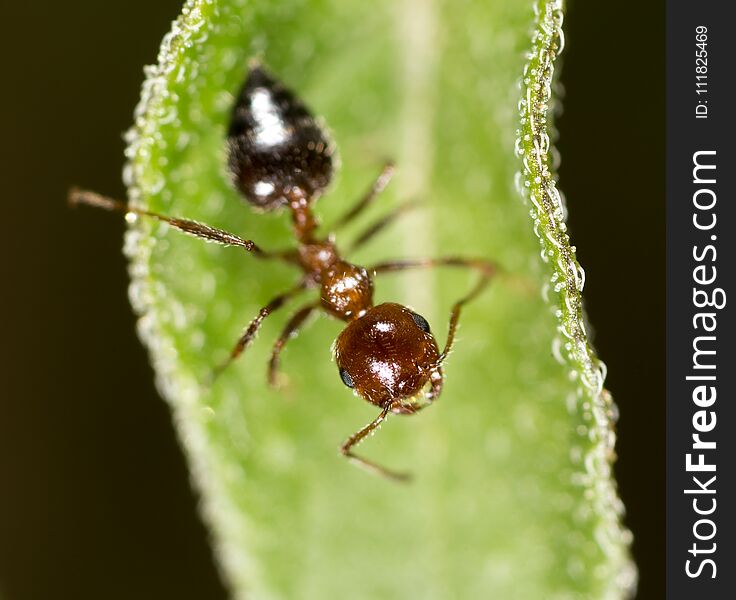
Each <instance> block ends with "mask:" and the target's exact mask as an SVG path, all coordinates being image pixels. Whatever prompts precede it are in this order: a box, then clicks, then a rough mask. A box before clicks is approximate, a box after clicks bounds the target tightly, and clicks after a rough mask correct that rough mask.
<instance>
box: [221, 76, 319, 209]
mask: <svg viewBox="0 0 736 600" xmlns="http://www.w3.org/2000/svg"><path fill="white" fill-rule="evenodd" d="M228 151H229V157H228V158H229V167H230V172H231V175H232V177H233V181H234V183H235V185H236V187H237V188H238V190H240V192H241V193H242V194H243V196H244V197H245V198H246V200H247V201H248V202H250V203H251V204H253V205H255V206H257V207H259V208H261V209H264V210H274V209H277V208H281V207H284V206H287V205H289V204H291V203H292V202H298V201H304V200H306V201H307V202H309V201H311V200H312V199H314V198H316V197H317V196H318V195H319V194H320V192H322V190H324V189H325V188H326V187H327V185H328V184H329V183H330V179H331V177H332V167H333V166H332V155H333V146H332V143H331V141H330V139H329V137H328V136H327V134H326V133H325V131H324V130H323V129H322V127H320V125H319V124H318V123H317V121H316V120H315V119H314V117H313V116H312V114H311V113H310V112H309V110H308V109H307V107H306V106H305V105H304V104H303V103H302V102H301V101H300V100H299V99H298V98H297V97H296V96H295V95H294V94H293V93H292V92H291V91H290V90H289V89H287V88H286V87H285V86H284V85H283V84H282V83H280V82H279V81H278V80H276V79H275V78H273V77H272V76H271V75H269V74H268V73H267V72H266V71H265V70H264V69H263V68H262V67H260V66H255V67H252V68H251V69H250V71H249V73H248V78H247V79H246V81H245V84H244V85H243V87H242V88H241V90H240V94H239V96H238V98H237V101H236V104H235V107H234V109H233V114H232V120H231V122H230V128H229V130H228Z"/></svg>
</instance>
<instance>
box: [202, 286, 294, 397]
mask: <svg viewBox="0 0 736 600" xmlns="http://www.w3.org/2000/svg"><path fill="white" fill-rule="evenodd" d="M306 285H307V284H306V282H305V281H302V282H300V283H299V284H298V285H297V286H296V287H293V288H292V289H290V290H288V291H286V292H284V293H283V294H279V295H278V296H276V297H275V298H274V299H273V300H271V302H269V303H268V304H266V306H264V307H263V308H262V309H261V310H260V311H258V316H256V318H255V319H253V320H252V321H251V322H250V325H248V327H247V328H246V329H245V331H244V332H243V334H242V335H241V336H240V338H239V339H238V341H237V343H236V344H235V346H234V347H233V349H232V350H231V351H230V356H228V358H227V359H225V360H224V361H223V362H222V363H221V364H220V365H219V366H218V367H216V368H215V370H214V371H213V372H212V375H211V378H210V383H212V382H214V380H215V379H216V378H217V377H219V375H220V374H221V373H222V372H223V371H224V370H225V369H226V368H227V367H229V366H230V363H232V362H233V361H234V360H235V359H236V358H238V356H240V355H241V354H242V352H243V350H245V349H246V347H247V346H248V344H250V343H251V342H252V341H253V339H254V338H255V337H256V333H258V330H259V329H260V328H261V324H262V323H263V320H264V319H265V318H266V317H267V316H268V315H270V314H271V313H272V312H273V311H275V310H277V309H279V308H281V307H282V306H283V305H284V304H285V303H286V302H287V301H288V300H290V299H291V298H292V297H293V296H296V295H297V294H298V293H299V292H301V291H303V290H304V288H305V287H306Z"/></svg>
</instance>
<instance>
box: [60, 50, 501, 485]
mask: <svg viewBox="0 0 736 600" xmlns="http://www.w3.org/2000/svg"><path fill="white" fill-rule="evenodd" d="M227 147H228V154H229V169H230V174H231V177H232V181H233V183H234V185H235V187H237V189H238V190H239V191H240V193H241V194H242V195H243V196H244V198H245V199H246V200H247V201H248V202H249V203H250V204H252V205H254V206H255V207H257V208H259V209H261V210H263V211H274V210H279V209H282V208H287V209H288V210H290V211H291V215H292V220H293V227H294V236H295V238H296V249H294V250H291V251H287V252H278V253H271V252H267V251H265V250H262V249H261V248H260V247H259V246H257V245H256V244H255V243H254V242H252V241H251V240H246V239H242V238H240V237H238V236H236V235H233V234H232V233H228V232H226V231H223V230H221V229H216V228H214V227H210V226H209V225H205V224H203V223H198V222H196V221H190V220H187V219H179V218H176V217H169V216H165V215H162V214H158V213H155V212H151V211H148V210H144V209H140V208H135V207H133V206H129V205H128V204H125V203H123V202H119V201H117V200H113V199H111V198H107V197H105V196H101V195H99V194H96V193H94V192H90V191H84V190H72V191H71V192H70V194H69V202H70V204H72V205H77V204H86V205H89V206H95V207H98V208H103V209H106V210H112V211H119V212H123V213H133V214H136V215H142V216H146V217H151V218H153V219H157V220H159V221H163V222H165V223H168V224H169V225H171V226H172V227H175V228H176V229H179V230H181V231H184V232H185V233H188V234H191V235H194V236H196V237H199V238H204V239H205V240H208V241H212V242H217V243H219V244H223V245H226V246H238V247H240V248H243V249H245V250H246V251H247V252H250V253H251V254H253V255H254V256H255V257H257V258H260V259H276V260H282V261H286V262H288V263H291V264H293V265H296V266H298V267H299V268H300V269H301V270H302V277H301V279H300V280H299V282H298V283H297V284H296V285H295V286H294V287H293V288H291V289H290V290H288V291H286V292H284V293H282V294H279V295H278V296H276V297H275V298H273V299H272V300H271V301H270V302H269V303H268V304H266V305H265V306H264V307H263V308H262V309H261V310H260V312H259V313H258V316H256V318H255V319H253V321H251V323H250V325H249V326H248V327H247V328H246V329H245V331H244V332H243V334H242V335H241V336H240V338H239V339H238V341H237V343H236V344H235V346H234V347H233V349H232V351H231V352H230V356H229V357H228V359H227V360H226V361H225V362H224V363H222V364H221V365H220V366H219V367H217V368H216V369H215V371H214V375H217V374H219V373H220V372H222V370H223V369H224V368H225V367H227V366H228V365H229V364H230V363H232V361H234V360H235V359H236V358H237V357H238V356H240V355H241V354H242V352H243V350H245V349H246V348H247V347H248V345H249V344H250V342H251V341H252V340H253V339H254V338H255V336H256V333H257V331H258V329H259V328H260V326H261V324H262V323H263V320H264V319H265V318H266V317H267V316H269V315H270V314H271V313H272V312H274V311H275V310H277V309H278V308H280V307H281V306H283V305H284V304H285V303H286V302H287V301H288V300H290V299H291V298H292V297H294V296H296V295H297V294H299V293H301V292H303V291H305V290H307V289H310V288H318V289H319V290H320V299H319V301H317V302H310V303H309V304H306V305H304V306H303V307H302V308H300V309H299V310H298V311H296V313H294V315H293V316H292V317H291V318H290V319H289V321H288V322H287V324H286V326H285V328H284V330H283V332H282V333H281V335H280V336H279V337H278V339H277V340H276V342H275V344H274V346H273V351H272V353H271V360H270V362H269V366H268V381H269V383H270V384H271V385H275V383H276V380H277V372H278V368H279V357H280V355H281V351H282V350H283V348H284V346H285V345H286V342H287V341H288V340H289V339H290V338H291V337H293V335H295V334H296V332H297V331H298V329H299V327H300V326H301V325H302V324H303V323H304V321H305V320H306V319H307V317H308V316H309V315H310V314H311V313H312V312H313V311H315V310H318V309H321V310H323V311H325V312H327V313H328V314H330V315H332V316H333V317H337V318H338V319H341V320H343V321H345V322H346V323H347V324H346V326H345V329H344V330H343V331H342V333H340V335H339V336H338V337H337V339H336V340H335V343H334V346H333V351H334V355H335V360H336V362H337V367H338V369H339V374H340V378H341V379H342V381H343V383H344V384H345V385H346V386H347V387H349V388H352V389H353V390H354V391H355V392H357V394H359V395H360V396H362V397H363V398H364V399H365V400H367V401H368V402H370V403H372V404H375V405H376V406H378V407H379V408H380V409H381V412H380V414H379V415H378V416H377V417H376V418H375V419H374V420H373V421H371V422H370V423H369V424H368V425H366V426H365V427H363V428H362V429H360V430H359V431H357V432H356V433H354V434H353V435H351V436H350V437H349V438H348V439H347V440H345V442H343V444H342V445H341V446H340V451H341V453H342V454H343V455H344V456H346V457H347V458H348V459H349V460H351V461H353V462H355V463H357V464H359V465H360V466H362V467H365V468H367V469H368V470H370V471H373V472H375V473H378V474H380V475H384V476H386V477H390V478H394V479H406V478H407V475H406V474H404V473H397V472H394V471H391V470H389V469H386V468H384V467H382V466H380V465H378V464H376V463H374V462H371V461H369V460H366V459H365V458H362V457H360V456H358V455H356V454H355V453H354V452H353V449H354V447H355V446H356V445H357V444H359V443H360V442H361V441H362V440H363V439H364V438H365V437H366V436H367V435H368V434H370V433H371V432H373V431H374V430H375V429H376V428H378V427H379V426H380V425H381V423H382V422H383V421H384V420H385V419H386V418H387V416H388V415H389V413H396V414H407V415H408V414H414V413H415V412H417V411H419V410H421V409H422V408H425V407H426V406H428V405H429V404H431V403H432V402H433V401H434V400H436V399H437V398H438V397H439V395H440V393H441V391H442V385H443V381H444V374H443V371H442V363H443V361H444V360H445V358H446V357H447V355H448V353H449V352H450V349H451V348H452V343H453V339H454V337H455V330H456V328H457V322H458V318H459V316H460V311H461V309H462V307H463V305H464V304H465V303H467V302H469V301H470V300H472V299H473V298H475V297H476V296H477V295H478V294H479V293H480V292H481V291H482V290H483V288H484V287H485V286H486V285H487V284H488V282H489V281H490V279H491V278H492V277H493V275H494V273H495V271H496V269H495V266H494V265H493V263H491V262H489V261H486V260H480V259H478V260H473V259H464V258H457V257H446V258H427V259H407V260H395V261H389V262H381V263H378V264H376V265H373V266H372V267H369V268H365V267H361V266H358V265H355V264H353V263H350V262H348V261H347V260H345V259H344V258H343V256H342V255H341V253H340V252H339V251H338V249H337V246H336V245H335V241H334V231H337V230H338V229H339V228H341V227H342V226H344V225H346V224H347V223H349V222H351V221H352V220H353V219H355V218H356V217H357V216H358V215H359V214H360V213H362V212H363V210H364V209H365V208H366V207H367V206H368V205H369V204H370V203H371V202H372V201H373V200H374V199H375V197H376V196H377V195H378V194H379V193H380V192H381V191H382V190H383V189H384V188H385V187H386V185H387V184H388V182H389V180H390V179H391V176H392V175H393V172H394V167H393V165H392V164H390V163H387V164H386V165H385V166H384V168H383V170H382V171H381V173H380V174H379V176H378V177H377V178H376V180H375V182H374V183H373V185H372V186H371V188H370V189H369V190H368V192H367V193H366V194H365V195H364V196H363V197H362V198H361V199H360V200H359V201H358V203H357V204H356V205H355V206H353V207H352V208H351V209H350V210H348V211H347V212H346V213H345V214H344V215H343V216H342V217H341V218H340V219H339V220H338V221H337V223H336V225H335V227H334V229H333V233H330V234H329V235H326V236H318V235H316V230H317V228H318V226H319V223H318V221H317V219H316V218H315V216H314V214H313V213H312V206H313V204H314V203H315V201H316V200H317V198H319V196H320V195H321V193H322V192H323V190H324V189H325V188H326V187H327V185H328V184H329V183H330V179H331V177H332V172H333V152H334V147H333V145H332V143H331V141H330V140H329V138H328V136H327V134H326V132H325V131H324V129H323V128H322V127H320V125H319V124H318V122H317V121H316V120H315V119H314V117H313V116H312V114H311V113H310V111H309V110H308V109H307V107H306V106H305V105H304V103H303V102H302V101H301V100H300V99H299V98H298V97H297V96H296V95H295V94H294V93H293V92H292V91H290V90H289V89H287V88H286V87H284V85H283V84H282V83H281V82H279V81H278V80H277V79H275V78H274V77H273V76H272V75H271V74H270V73H268V72H267V71H266V70H265V69H264V68H263V67H262V66H261V65H260V64H256V63H253V64H252V65H251V67H250V69H249V72H248V76H247V79H246V81H245V84H244V85H243V87H242V89H241V91H240V94H239V95H238V98H237V102H236V104H235V107H234V109H233V112H232V117H231V121H230V127H229V130H228V134H227ZM409 206H410V205H409V204H408V203H407V204H403V205H400V206H399V207H398V209H396V210H394V211H393V212H392V213H390V214H389V215H387V216H386V217H384V218H383V219H381V220H379V221H377V222H375V223H374V224H373V225H371V226H370V227H368V228H367V229H366V230H365V231H364V232H363V233H362V234H361V235H360V236H359V237H358V238H357V239H356V241H355V242H354V243H353V245H352V246H351V248H350V250H355V249H356V248H358V247H360V246H362V245H363V244H364V243H365V242H366V241H368V240H369V239H370V238H372V237H373V236H374V235H375V234H376V233H378V232H379V231H381V230H382V229H383V228H384V227H385V226H386V225H388V224H389V223H390V222H391V221H392V220H393V219H394V218H395V217H396V216H398V215H399V214H400V213H401V212H403V211H404V210H405V209H406V208H407V207H409ZM438 266H451V267H464V268H469V269H473V270H475V271H477V272H478V273H479V276H480V277H479V280H478V282H477V283H476V285H475V287H473V289H472V290H471V291H470V292H469V293H468V294H467V295H466V296H464V297H462V298H461V299H460V300H458V301H457V302H456V303H455V304H454V306H453V307H452V312H451V314H450V324H449V332H448V335H447V341H446V342H445V347H444V350H442V351H441V352H440V350H439V347H438V346H437V342H436V341H435V338H434V336H433V335H432V333H431V331H430V327H429V323H428V322H427V320H426V319H425V318H424V317H422V316H421V315H419V314H417V313H415V312H414V311H412V310H411V309H409V308H407V307H406V306H402V305H401V304H396V303H393V302H387V303H384V304H379V305H377V306H375V305H374V304H373V278H374V277H375V276H376V275H378V274H380V273H387V272H395V271H402V270H405V269H412V268H429V267H438Z"/></svg>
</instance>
